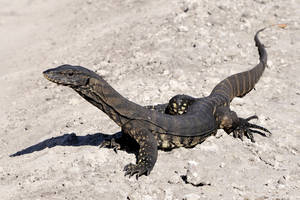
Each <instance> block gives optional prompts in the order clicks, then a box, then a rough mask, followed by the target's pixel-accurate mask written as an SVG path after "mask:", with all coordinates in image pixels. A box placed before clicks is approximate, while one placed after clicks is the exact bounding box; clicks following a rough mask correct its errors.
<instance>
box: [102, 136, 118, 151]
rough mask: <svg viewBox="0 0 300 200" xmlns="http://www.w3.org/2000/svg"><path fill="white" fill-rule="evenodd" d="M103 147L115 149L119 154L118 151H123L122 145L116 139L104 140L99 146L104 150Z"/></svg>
mask: <svg viewBox="0 0 300 200" xmlns="http://www.w3.org/2000/svg"><path fill="white" fill-rule="evenodd" d="M103 147H105V148H110V149H113V150H114V152H116V153H118V150H120V149H121V145H120V144H119V143H117V142H116V141H115V139H114V138H111V139H107V140H104V141H103V142H102V143H101V144H100V145H99V148H103Z"/></svg>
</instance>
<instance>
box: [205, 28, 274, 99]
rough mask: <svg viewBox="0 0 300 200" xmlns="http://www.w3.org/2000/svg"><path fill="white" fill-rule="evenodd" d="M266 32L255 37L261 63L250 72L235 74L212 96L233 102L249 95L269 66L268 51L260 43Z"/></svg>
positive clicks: (212, 93)
mask: <svg viewBox="0 0 300 200" xmlns="http://www.w3.org/2000/svg"><path fill="white" fill-rule="evenodd" d="M263 30H265V28H263V29H260V30H258V31H257V32H256V34H255V36H254V41H255V45H256V47H257V48H258V53H259V63H258V64H257V65H256V66H255V67H253V68H252V69H250V70H248V71H244V72H241V73H237V74H234V75H232V76H229V77H227V78H226V79H224V80H223V81H221V82H220V83H219V84H217V85H216V87H215V88H214V89H213V90H212V92H211V94H210V96H211V97H212V96H222V98H223V99H224V98H225V99H226V101H229V102H230V101H232V99H233V98H234V97H243V96H245V95H246V94H247V93H249V92H250V91H251V90H252V89H253V88H254V86H255V84H256V83H257V82H258V80H259V78H260V77H261V76H262V74H263V72H264V70H265V67H266V66H267V57H268V56H267V51H266V49H265V46H264V45H263V44H262V43H261V42H260V40H259V38H258V34H259V33H260V32H261V31H263Z"/></svg>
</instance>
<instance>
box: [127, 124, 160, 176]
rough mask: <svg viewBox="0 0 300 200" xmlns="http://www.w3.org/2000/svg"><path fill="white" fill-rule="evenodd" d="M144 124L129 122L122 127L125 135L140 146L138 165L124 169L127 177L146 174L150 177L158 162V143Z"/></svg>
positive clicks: (131, 165) (129, 165)
mask: <svg viewBox="0 0 300 200" xmlns="http://www.w3.org/2000/svg"><path fill="white" fill-rule="evenodd" d="M144 127H145V126H143V123H142V122H140V121H137V120H133V121H130V122H128V123H127V124H125V125H124V126H123V127H122V130H123V132H124V133H125V134H128V135H130V136H131V137H132V138H133V139H134V140H136V142H137V143H138V144H139V151H138V155H137V163H136V164H132V163H130V164H128V165H126V166H125V167H124V171H125V176H126V175H129V177H131V176H133V175H134V174H136V178H137V179H138V177H139V176H141V175H143V174H145V175H149V174H150V172H151V170H152V169H153V167H154V165H155V162H156V160H157V141H156V139H155V137H154V135H153V134H152V132H151V131H150V130H148V129H145V128H144Z"/></svg>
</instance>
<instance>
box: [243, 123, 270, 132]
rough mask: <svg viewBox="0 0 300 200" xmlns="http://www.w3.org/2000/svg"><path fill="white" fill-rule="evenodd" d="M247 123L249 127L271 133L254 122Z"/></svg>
mask: <svg viewBox="0 0 300 200" xmlns="http://www.w3.org/2000/svg"><path fill="white" fill-rule="evenodd" d="M247 125H248V127H249V128H256V129H260V130H263V131H266V132H268V133H270V134H272V133H271V132H270V131H269V130H268V129H266V128H264V127H262V126H258V125H256V124H251V123H248V124H247Z"/></svg>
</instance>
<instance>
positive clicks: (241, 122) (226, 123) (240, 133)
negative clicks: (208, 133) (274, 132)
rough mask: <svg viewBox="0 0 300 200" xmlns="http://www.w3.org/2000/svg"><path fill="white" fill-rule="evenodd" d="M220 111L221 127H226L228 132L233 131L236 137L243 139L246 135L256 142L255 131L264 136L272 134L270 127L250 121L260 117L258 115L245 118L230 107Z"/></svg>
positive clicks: (225, 129)
mask: <svg viewBox="0 0 300 200" xmlns="http://www.w3.org/2000/svg"><path fill="white" fill-rule="evenodd" d="M220 113H221V116H220V117H219V120H220V121H219V128H222V129H224V131H225V132H226V133H228V134H230V133H232V134H233V137H234V138H239V139H241V140H243V137H244V136H246V137H247V138H248V139H250V140H251V142H255V140H254V136H253V133H257V134H259V135H262V136H264V137H267V136H270V135H271V132H270V131H269V130H268V129H266V128H264V127H262V126H259V125H256V124H252V123H249V121H251V120H252V119H258V117H257V116H256V115H253V116H250V117H248V118H245V119H244V118H240V117H238V116H237V115H236V113H235V112H234V111H231V110H229V109H225V110H223V111H221V112H220Z"/></svg>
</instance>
